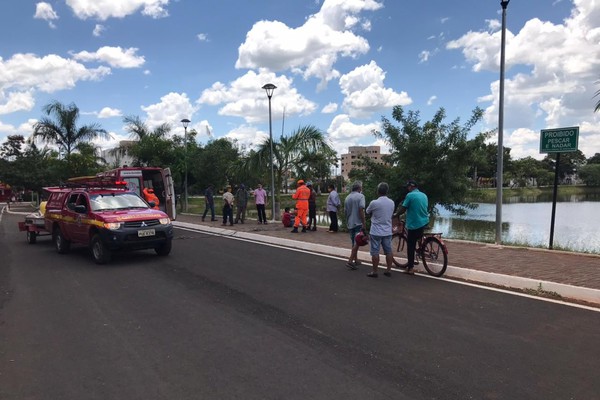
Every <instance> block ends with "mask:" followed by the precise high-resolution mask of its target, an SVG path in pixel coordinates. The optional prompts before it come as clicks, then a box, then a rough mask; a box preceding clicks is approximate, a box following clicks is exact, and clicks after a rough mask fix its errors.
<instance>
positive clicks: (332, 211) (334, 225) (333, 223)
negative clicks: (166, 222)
mask: <svg viewBox="0 0 600 400" xmlns="http://www.w3.org/2000/svg"><path fill="white" fill-rule="evenodd" d="M327 190H328V191H329V197H327V212H328V213H329V221H330V222H329V230H328V231H327V232H329V233H334V232H337V231H338V229H339V227H338V217H337V212H338V209H339V208H340V205H341V204H342V202H341V201H340V195H339V194H338V192H337V191H336V190H335V186H333V185H332V184H329V185H328V186H327Z"/></svg>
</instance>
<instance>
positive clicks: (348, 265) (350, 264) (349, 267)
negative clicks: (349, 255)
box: [346, 262, 358, 270]
mask: <svg viewBox="0 0 600 400" xmlns="http://www.w3.org/2000/svg"><path fill="white" fill-rule="evenodd" d="M346 267H348V269H351V270H355V269H358V267H357V266H356V265H354V264H352V263H351V262H347V263H346Z"/></svg>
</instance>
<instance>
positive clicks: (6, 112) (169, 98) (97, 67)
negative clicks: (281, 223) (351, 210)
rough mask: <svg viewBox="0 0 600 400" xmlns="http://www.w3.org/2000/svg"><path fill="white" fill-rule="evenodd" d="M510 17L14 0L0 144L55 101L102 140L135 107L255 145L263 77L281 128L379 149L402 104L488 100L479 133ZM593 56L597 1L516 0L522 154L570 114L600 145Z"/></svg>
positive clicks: (512, 13)
mask: <svg viewBox="0 0 600 400" xmlns="http://www.w3.org/2000/svg"><path fill="white" fill-rule="evenodd" d="M500 31H501V6H500V0H497V1H492V0H461V1H446V0H422V1H414V0H411V1H406V0H286V1H281V0H277V1H275V0H253V1H248V0H197V1H192V0H119V1H117V0H54V1H52V0H50V1H46V2H36V1H30V0H4V1H3V2H2V3H1V5H0V37H2V38H3V39H2V42H1V46H0V143H1V142H4V141H5V140H6V137H7V136H8V135H14V134H22V135H24V136H25V137H29V136H30V135H31V132H32V125H33V124H34V123H35V122H36V121H37V120H38V119H39V118H41V117H42V116H43V112H42V107H43V106H44V105H45V104H47V103H49V102H50V101H52V100H58V101H60V102H62V103H65V104H68V103H71V102H73V103H75V104H77V106H78V107H79V108H80V110H81V113H82V117H81V121H80V123H81V124H84V123H92V122H96V123H99V124H101V125H102V127H104V128H105V129H106V130H108V131H109V132H110V133H111V140H109V141H100V140H99V141H98V142H97V144H98V145H99V146H100V147H102V148H110V147H114V146H115V145H116V144H117V142H118V140H123V139H127V138H128V136H127V133H126V132H125V131H124V129H123V123H122V119H123V116H128V115H136V116H139V117H141V118H142V119H143V120H145V121H146V122H147V123H148V124H149V125H150V126H154V125H158V124H161V123H164V122H168V123H171V124H172V126H173V131H172V133H173V134H181V133H182V132H183V128H182V127H181V124H180V123H179V121H180V120H181V119H182V118H188V119H190V120H191V121H192V123H191V125H190V126H191V127H192V128H195V129H196V130H197V131H198V132H199V135H198V137H197V140H198V142H200V143H202V144H204V143H206V142H207V141H208V140H210V139H211V138H221V137H228V138H232V139H236V140H237V141H238V143H239V144H240V146H245V147H246V148H249V147H252V146H254V145H256V144H257V143H260V142H261V141H262V140H263V139H264V138H266V137H268V134H269V131H268V129H269V125H268V102H267V96H266V94H265V92H264V91H263V90H262V89H261V87H262V86H263V85H264V84H266V83H273V84H275V85H276V86H277V89H276V90H275V93H274V95H273V98H272V110H273V113H272V115H273V135H274V137H275V138H277V137H279V136H280V135H281V133H282V132H284V133H285V134H290V133H291V132H292V131H293V130H294V129H296V128H298V127H299V126H303V125H315V126H316V127H318V128H319V129H321V130H322V131H323V132H324V133H325V134H326V135H327V136H328V138H329V140H330V141H331V143H332V144H333V146H334V147H335V148H336V150H337V151H338V152H339V153H345V152H347V148H348V146H354V145H373V144H379V145H382V146H383V148H384V150H385V149H386V147H385V143H381V142H377V141H376V139H375V138H374V137H373V135H372V134H371V131H372V130H373V129H376V130H377V129H379V124H380V122H381V117H382V116H386V117H388V118H389V117H390V114H391V110H392V107H393V106H394V105H396V104H400V105H403V106H404V107H405V108H406V109H407V110H414V111H419V112H420V113H421V116H422V119H423V120H424V121H425V120H428V119H429V118H431V116H432V115H433V114H434V113H435V112H436V111H437V110H438V109H439V108H440V107H444V108H445V109H446V112H447V115H448V119H447V121H448V122H450V121H451V120H453V119H455V118H460V119H461V121H463V122H464V121H466V120H467V119H468V118H469V116H470V114H471V111H472V110H473V109H474V108H475V107H476V106H479V107H481V108H483V109H484V110H486V116H485V120H484V121H483V122H482V123H481V124H479V125H478V126H477V127H476V129H475V130H474V131H473V135H474V134H476V133H477V132H479V131H484V130H490V129H494V128H496V127H497V126H498V82H499V75H500V73H499V51H500ZM599 67H600V4H599V3H598V1H596V0H554V1H553V0H512V1H510V3H509V5H508V8H507V47H506V80H505V113H504V116H505V118H504V128H505V129H504V145H505V146H508V147H511V148H512V155H513V158H521V157H525V156H533V157H535V158H538V159H541V158H543V156H544V154H539V135H540V129H547V128H557V127H570V126H579V127H580V137H579V149H580V150H582V151H583V152H584V154H585V155H586V156H587V157H591V156H592V155H593V154H594V153H597V152H600V124H599V122H600V114H598V113H597V114H594V113H593V108H594V105H595V103H596V101H597V100H598V98H594V97H593V96H594V94H595V93H596V91H598V90H599V89H600V85H599V84H598V81H599V80H600V68H599ZM284 116H285V118H284ZM209 133H210V135H211V136H210V137H209V135H208V134H209ZM495 140H496V138H494V139H493V141H495Z"/></svg>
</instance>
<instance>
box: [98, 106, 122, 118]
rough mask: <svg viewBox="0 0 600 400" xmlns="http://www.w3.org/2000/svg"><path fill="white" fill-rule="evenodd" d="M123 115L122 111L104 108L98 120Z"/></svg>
mask: <svg viewBox="0 0 600 400" xmlns="http://www.w3.org/2000/svg"><path fill="white" fill-rule="evenodd" d="M122 115H123V112H122V111H121V110H118V109H116V108H110V107H104V108H103V109H102V110H100V112H99V113H98V118H112V117H120V116H122Z"/></svg>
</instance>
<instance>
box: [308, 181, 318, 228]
mask: <svg viewBox="0 0 600 400" xmlns="http://www.w3.org/2000/svg"><path fill="white" fill-rule="evenodd" d="M306 187H307V188H308V189H310V197H309V198H308V230H309V231H316V230H317V192H315V189H313V184H312V182H311V181H308V182H306ZM311 226H312V227H311Z"/></svg>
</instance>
